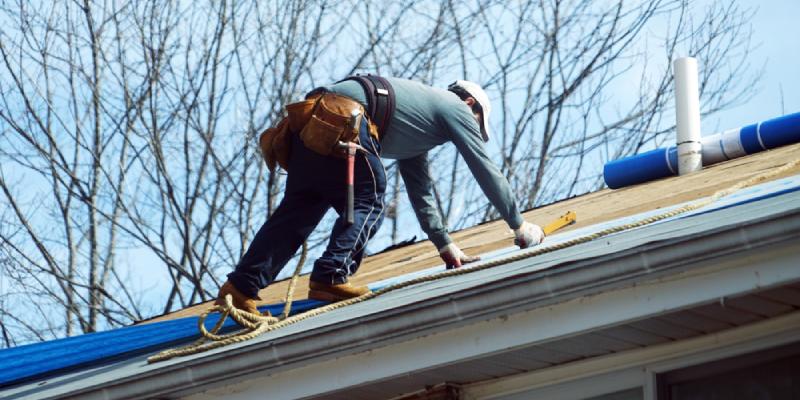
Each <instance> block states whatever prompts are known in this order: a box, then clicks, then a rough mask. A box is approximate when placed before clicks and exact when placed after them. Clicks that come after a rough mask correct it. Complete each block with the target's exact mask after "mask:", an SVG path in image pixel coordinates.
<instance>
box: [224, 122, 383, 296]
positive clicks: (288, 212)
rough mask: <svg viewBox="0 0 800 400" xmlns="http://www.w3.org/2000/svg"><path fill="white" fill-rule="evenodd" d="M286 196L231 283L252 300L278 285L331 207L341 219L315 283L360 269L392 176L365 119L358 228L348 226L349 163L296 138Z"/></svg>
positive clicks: (357, 181)
mask: <svg viewBox="0 0 800 400" xmlns="http://www.w3.org/2000/svg"><path fill="white" fill-rule="evenodd" d="M292 140H293V141H292V152H291V159H290V160H289V175H288V177H287V179H286V192H285V194H284V197H283V200H282V201H281V203H280V205H279V206H278V208H277V209H276V210H275V212H274V213H273V214H272V216H270V217H269V219H268V220H267V222H266V223H264V225H263V226H261V229H260V230H259V231H258V233H257V234H256V236H255V238H253V241H252V243H250V247H249V248H248V249H247V252H246V253H245V255H244V256H243V257H242V259H241V260H240V261H239V264H238V265H237V266H236V269H235V270H234V271H233V272H232V273H230V274H228V280H230V281H231V283H233V285H234V286H235V287H236V288H237V289H239V291H241V292H242V293H243V294H245V295H246V296H249V297H253V298H254V297H256V296H257V294H258V291H259V290H260V289H262V288H265V287H266V286H267V285H269V284H270V283H272V282H273V281H274V280H275V277H276V276H277V275H278V273H279V272H280V271H281V269H283V267H284V266H285V265H286V263H287V262H288V261H289V259H290V258H291V257H292V256H293V255H294V254H295V252H297V249H298V248H299V247H300V246H301V245H302V244H303V241H305V240H306V239H307V238H308V235H310V234H311V232H312V231H313V230H314V228H315V227H316V226H317V224H318V223H319V221H320V220H321V219H322V217H323V216H324V215H325V213H326V212H327V211H328V209H329V208H330V207H333V208H334V209H335V210H336V212H337V213H338V214H339V218H338V219H337V220H336V222H335V223H334V225H333V231H332V232H331V237H330V241H329V242H328V247H327V248H326V249H325V252H324V253H323V254H322V256H321V257H320V258H319V259H317V260H316V262H314V269H313V271H312V273H311V280H312V281H315V282H320V283H328V284H339V283H344V282H347V277H348V276H349V275H352V274H354V273H355V272H356V270H358V267H359V265H360V264H361V258H362V257H363V256H364V249H365V248H366V246H367V241H368V240H369V239H370V238H371V237H372V236H373V235H375V233H376V232H377V231H378V228H379V227H380V226H381V222H382V221H383V214H384V212H383V211H384V210H383V195H384V192H385V191H386V172H385V170H384V169H383V165H382V164H381V160H380V158H379V155H380V144H379V143H378V141H377V140H375V139H374V138H373V137H371V136H370V135H369V133H368V129H367V123H366V119H364V121H363V123H362V126H361V130H360V134H359V140H360V142H361V145H362V146H363V147H364V148H366V149H367V150H368V151H369V153H368V154H364V152H361V151H359V152H357V154H356V160H355V174H354V175H355V176H354V186H355V187H354V192H355V196H354V197H355V205H354V210H355V223H353V224H352V225H348V224H347V220H346V217H345V215H344V214H345V207H346V196H347V192H346V190H347V189H346V188H347V186H346V171H347V160H345V159H343V158H337V157H330V156H322V155H320V154H317V153H315V152H313V151H311V150H309V149H308V148H307V147H305V146H304V145H303V142H302V141H300V139H299V137H298V136H297V135H294V137H293V139H292Z"/></svg>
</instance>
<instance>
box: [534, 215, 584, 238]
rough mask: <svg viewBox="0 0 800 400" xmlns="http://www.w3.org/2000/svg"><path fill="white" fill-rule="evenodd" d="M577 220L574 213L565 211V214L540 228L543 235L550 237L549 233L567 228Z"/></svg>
mask: <svg viewBox="0 0 800 400" xmlns="http://www.w3.org/2000/svg"><path fill="white" fill-rule="evenodd" d="M577 220H578V216H577V215H576V214H575V212H574V211H567V213H566V214H564V215H562V216H560V217H558V218H557V219H556V220H555V221H553V222H551V223H549V224H547V225H545V226H544V228H542V230H543V231H544V234H545V235H550V234H551V233H553V232H555V231H557V230H559V229H561V228H563V227H565V226H567V225H572V224H574V223H575V221H577Z"/></svg>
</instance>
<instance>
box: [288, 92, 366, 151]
mask: <svg viewBox="0 0 800 400" xmlns="http://www.w3.org/2000/svg"><path fill="white" fill-rule="evenodd" d="M353 110H357V111H358V112H359V117H358V119H357V120H356V121H355V122H356V123H355V124H353V123H352V122H351V115H352V113H353ZM363 115H364V107H362V106H361V104H359V103H358V102H357V101H355V100H352V99H350V98H348V97H345V96H340V95H337V94H335V93H324V94H322V95H321V96H320V97H319V98H318V99H317V101H316V103H315V104H314V108H313V110H312V112H311V116H310V118H309V119H308V122H307V123H306V124H305V126H304V127H303V128H302V130H301V131H300V139H301V140H302V141H303V144H305V146H306V147H308V148H309V149H311V150H313V151H315V152H317V153H319V154H322V155H324V156H328V155H336V156H340V155H342V153H341V152H340V151H338V150H337V145H338V144H339V142H340V141H342V142H357V141H358V129H359V126H360V123H361V120H360V118H361V116H363Z"/></svg>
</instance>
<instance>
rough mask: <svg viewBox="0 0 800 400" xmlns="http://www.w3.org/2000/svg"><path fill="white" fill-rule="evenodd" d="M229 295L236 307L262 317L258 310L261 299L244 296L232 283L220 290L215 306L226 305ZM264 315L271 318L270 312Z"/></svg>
mask: <svg viewBox="0 0 800 400" xmlns="http://www.w3.org/2000/svg"><path fill="white" fill-rule="evenodd" d="M229 294H230V295H231V297H232V298H233V306H234V307H236V308H238V309H240V310H242V311H247V312H249V313H253V314H256V315H262V314H261V313H260V312H258V308H257V307H256V300H259V299H258V298H255V299H251V298H249V297H247V296H245V295H244V294H242V292H240V291H239V289H236V286H233V284H232V283H231V282H230V281H226V282H225V284H224V285H222V287H220V288H219V294H218V295H217V301H215V302H214V304H215V305H218V306H223V305H225V296H226V295H229ZM263 315H266V316H269V315H270V313H269V311H267V312H266V313H264V314H263Z"/></svg>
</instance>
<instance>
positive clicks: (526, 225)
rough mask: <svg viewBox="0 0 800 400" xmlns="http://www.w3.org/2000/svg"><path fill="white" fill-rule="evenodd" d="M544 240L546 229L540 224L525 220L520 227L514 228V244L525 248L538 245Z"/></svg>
mask: <svg viewBox="0 0 800 400" xmlns="http://www.w3.org/2000/svg"><path fill="white" fill-rule="evenodd" d="M542 240H544V231H542V228H541V227H540V226H539V225H536V224H532V223H530V222H527V221H525V222H523V223H522V225H520V226H519V228H517V229H514V244H515V245H517V246H519V248H521V249H524V248H527V247H530V246H536V245H537V244H539V243H542Z"/></svg>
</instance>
